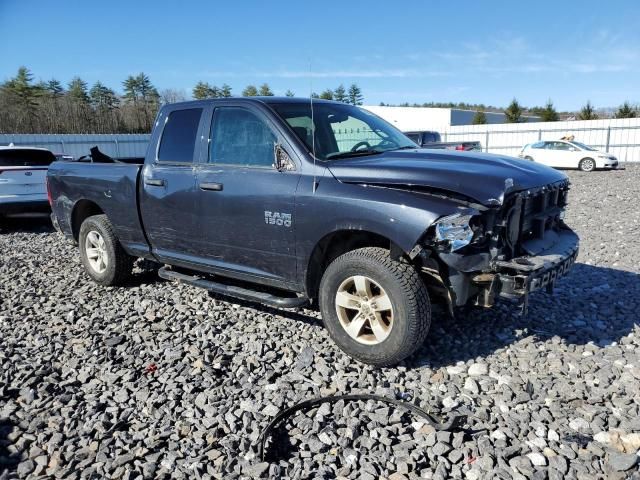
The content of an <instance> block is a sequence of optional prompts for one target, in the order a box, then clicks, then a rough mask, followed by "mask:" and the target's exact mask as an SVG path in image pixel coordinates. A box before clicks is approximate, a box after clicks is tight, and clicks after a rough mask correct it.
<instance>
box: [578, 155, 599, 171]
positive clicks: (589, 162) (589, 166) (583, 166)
mask: <svg viewBox="0 0 640 480" xmlns="http://www.w3.org/2000/svg"><path fill="white" fill-rule="evenodd" d="M578 168H579V169H580V170H582V171H583V172H593V171H594V170H595V169H596V162H595V161H594V160H593V158H583V159H582V160H580V163H579V164H578Z"/></svg>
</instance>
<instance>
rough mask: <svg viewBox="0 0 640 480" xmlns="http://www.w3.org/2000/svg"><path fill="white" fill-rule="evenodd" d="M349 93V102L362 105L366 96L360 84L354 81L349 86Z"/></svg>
mask: <svg viewBox="0 0 640 480" xmlns="http://www.w3.org/2000/svg"><path fill="white" fill-rule="evenodd" d="M348 95H349V98H348V103H350V104H351V105H362V101H363V100H364V97H363V96H362V90H360V87H359V86H358V85H356V84H355V83H352V84H351V86H350V87H349V94H348Z"/></svg>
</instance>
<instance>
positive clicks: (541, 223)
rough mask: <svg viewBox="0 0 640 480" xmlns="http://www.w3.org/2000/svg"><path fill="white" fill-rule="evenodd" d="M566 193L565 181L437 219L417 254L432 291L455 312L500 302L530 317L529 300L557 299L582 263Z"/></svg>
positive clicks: (416, 256) (415, 254)
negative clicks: (538, 296) (549, 295)
mask: <svg viewBox="0 0 640 480" xmlns="http://www.w3.org/2000/svg"><path fill="white" fill-rule="evenodd" d="M568 192H569V183H568V181H567V180H563V181H560V182H556V183H553V184H550V185H546V186H543V187H540V188H535V189H527V190H523V191H519V192H514V193H508V194H506V195H505V196H504V198H502V199H500V202H499V203H500V204H499V205H495V206H492V207H488V208H471V207H467V208H461V209H460V211H459V212H458V213H456V214H454V215H449V216H446V217H443V218H440V219H439V220H438V221H437V222H435V224H434V225H432V226H431V227H430V228H429V229H428V230H427V232H426V234H425V236H424V237H423V239H422V241H421V242H420V244H419V247H420V248H418V249H416V251H415V252H412V253H413V256H414V260H415V261H417V262H418V264H419V265H420V266H421V268H422V272H423V274H424V276H425V278H426V281H427V285H428V286H429V288H430V289H431V290H432V292H434V293H436V294H437V295H439V296H440V297H441V298H444V299H445V301H446V303H447V304H448V307H449V310H450V311H453V309H454V308H455V307H461V306H465V305H476V306H482V307H491V306H493V304H494V303H495V300H496V298H498V297H502V298H507V299H511V300H518V301H520V302H521V303H522V304H523V306H524V308H525V309H526V307H527V303H528V296H529V294H530V293H531V292H533V291H535V290H539V289H541V288H546V289H547V290H548V291H552V289H553V286H554V284H555V282H556V280H557V279H558V278H560V277H562V276H563V275H565V274H566V273H567V271H568V270H569V268H570V267H571V265H573V263H574V262H575V260H576V257H577V255H578V246H579V239H578V236H577V235H576V234H575V233H574V232H573V231H572V230H571V229H569V228H568V227H567V226H566V225H565V223H564V221H563V218H564V209H565V207H566V205H567V198H568ZM496 203H498V202H496Z"/></svg>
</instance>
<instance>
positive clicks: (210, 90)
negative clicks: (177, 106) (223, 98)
mask: <svg viewBox="0 0 640 480" xmlns="http://www.w3.org/2000/svg"><path fill="white" fill-rule="evenodd" d="M192 94H193V98H195V99H196V100H204V99H205V98H217V97H219V96H220V91H219V89H218V87H216V86H215V85H213V86H212V85H209V84H208V83H206V82H198V83H196V86H195V87H193V92H192Z"/></svg>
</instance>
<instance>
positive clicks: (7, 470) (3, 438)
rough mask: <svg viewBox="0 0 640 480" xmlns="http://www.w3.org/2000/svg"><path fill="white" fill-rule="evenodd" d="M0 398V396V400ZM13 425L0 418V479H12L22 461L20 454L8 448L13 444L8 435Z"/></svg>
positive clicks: (6, 419) (9, 421) (7, 420)
mask: <svg viewBox="0 0 640 480" xmlns="http://www.w3.org/2000/svg"><path fill="white" fill-rule="evenodd" d="M1 399H2V397H1V396H0V400H1ZM14 426H15V424H14V423H13V422H12V421H11V420H9V419H8V418H0V478H5V477H6V478H13V477H12V474H13V473H15V472H16V470H17V468H18V464H19V463H20V462H21V461H22V454H21V453H20V452H18V453H16V452H12V451H11V450H10V449H9V447H10V446H11V445H12V444H13V442H12V441H11V440H9V435H10V434H11V432H12V431H13V427H14Z"/></svg>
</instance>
